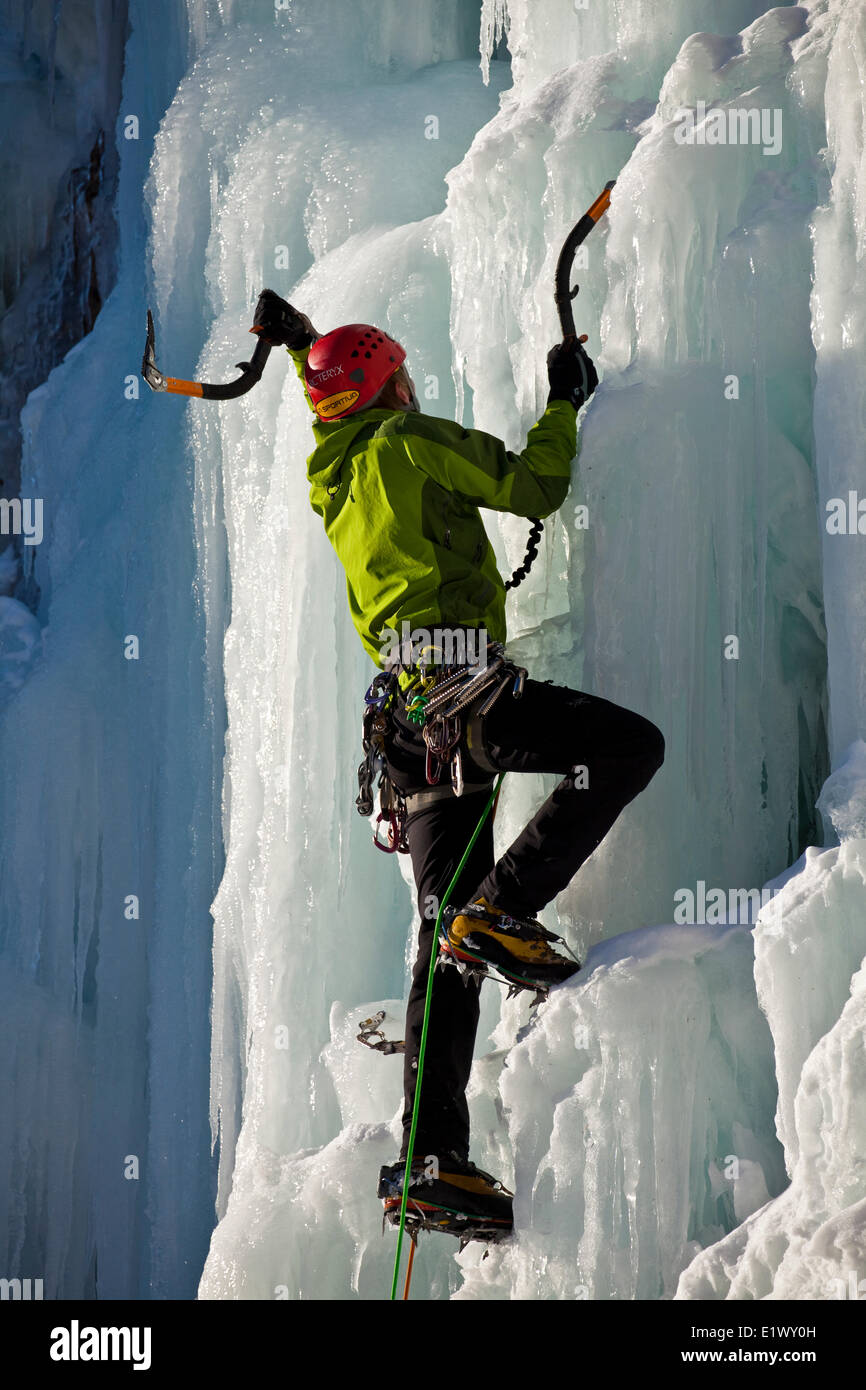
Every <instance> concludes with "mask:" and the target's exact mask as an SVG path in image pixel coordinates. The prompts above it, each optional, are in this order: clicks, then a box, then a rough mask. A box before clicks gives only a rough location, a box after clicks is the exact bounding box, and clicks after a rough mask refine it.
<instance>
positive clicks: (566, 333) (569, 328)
mask: <svg viewBox="0 0 866 1390" xmlns="http://www.w3.org/2000/svg"><path fill="white" fill-rule="evenodd" d="M615 184H616V179H611V180H610V181H609V182H608V183H606V184H605V186H604V190H603V192H601V193H600V194H599V195H598V197H597V198H596V200H595V202H594V203H593V204H592V206H591V207H589V208H587V210H586V212H585V213H584V214H583V217H581V219H580V221H579V222H578V223H576V225H575V226H574V227H572V229H571V231H570V232H569V234H568V236H567V237H566V238H565V242H564V243H563V247H562V250H561V251H560V253H559V260H558V261H557V263H556V284H555V289H554V299H555V300H556V309H557V313H558V314H559V322H560V326H561V328H562V336H563V339H565V338H569V337H571V338H576V337H577V330H576V329H575V326H574V314H573V312H572V308H571V303H572V300H573V299H574V298H575V296H576V295H577V292H578V289H579V288H580V286H579V285H575V287H574V289H572V288H571V267H572V265H573V264H574V257H575V254H576V252H577V248H578V246H580V244H581V242H583V241H585V240H586V238H587V237H588V236H589V234H590V232H591V231H592V229H593V227H594V226H595V224H596V222H598V220H599V218H600V217H601V216H602V214H603V213H605V212H606V211H607V209H608V207H609V206H610V193H611V189H612V188H613V187H614V185H615Z"/></svg>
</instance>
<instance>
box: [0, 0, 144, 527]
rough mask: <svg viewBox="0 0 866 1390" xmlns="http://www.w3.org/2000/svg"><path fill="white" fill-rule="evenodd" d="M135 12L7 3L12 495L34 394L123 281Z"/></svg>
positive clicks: (7, 483) (3, 94) (0, 475)
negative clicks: (124, 147) (120, 223)
mask: <svg viewBox="0 0 866 1390" xmlns="http://www.w3.org/2000/svg"><path fill="white" fill-rule="evenodd" d="M127 20H128V3H127V0H66V2H65V3H64V4H63V5H62V6H60V5H55V4H52V3H51V0H34V3H33V4H32V5H28V6H16V5H14V4H9V3H4V4H3V5H2V9H0V125H2V128H3V132H4V153H3V154H2V156H0V182H2V187H3V191H4V196H3V201H2V207H0V480H2V481H0V497H13V496H15V495H16V494H17V492H18V490H19V471H20V435H19V415H20V413H21V407H22V406H23V404H24V401H25V399H26V397H27V395H28V393H29V392H30V391H32V390H33V388H34V387H35V386H38V385H39V384H40V382H42V381H44V380H45V378H46V377H47V375H48V373H49V372H50V371H51V369H52V368H53V367H55V366H56V365H57V363H58V362H60V361H61V359H62V358H63V357H64V356H65V354H66V353H67V352H68V351H69V349H70V348H71V347H73V346H74V345H75V344H76V343H77V342H78V341H79V340H80V339H81V338H83V337H84V336H85V334H86V333H89V332H90V330H91V328H92V327H93V324H94V321H95V319H96V316H97V314H98V313H99V310H100V308H101V307H102V304H103V302H104V300H105V298H106V296H107V294H108V292H109V290H110V289H111V287H112V285H113V284H114V280H115V276H116V249H117V235H116V225H115V219H114V208H113V205H114V195H115V192H116V186H117V154H116V148H115V140H114V123H115V120H116V118H117V110H118V105H119V101H120V90H121V75H122V71H123V49H124V44H125V41H126V34H127ZM9 544H10V537H8V536H5V535H0V550H2V549H5V548H6V547H7V546H8V545H9Z"/></svg>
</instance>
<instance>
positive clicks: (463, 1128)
mask: <svg viewBox="0 0 866 1390" xmlns="http://www.w3.org/2000/svg"><path fill="white" fill-rule="evenodd" d="M484 742H485V746H486V755H487V758H488V759H489V761H490V762H491V763H492V764H493V766H494V767H495V768H496V769H497V770H502V771H505V772H558V773H562V774H564V776H563V778H562V781H560V782H559V784H558V785H557V786H556V787H555V788H554V790H553V792H552V793H551V795H550V796H549V797H548V798H547V800H546V801H545V802H544V804H543V806H541V808H540V809H539V810H538V811H537V812H536V814H535V815H534V816H533V818H532V820H531V821H530V822H529V824H528V825H527V826H526V828H525V830H523V831H522V832H521V834H520V835H519V836H518V837H517V839H516V840H515V841H514V843H513V844H512V845H511V846H510V848H509V849H508V850H506V852H505V853H504V854H503V855H502V857H501V858H500V859H499V861H498V862H496V863H494V854H493V826H492V823H491V821H490V818H489V817H488V820H487V822H486V823H485V825H484V828H483V830H482V831H481V834H480V835H479V837H478V840H477V841H476V843H475V845H474V847H473V850H472V853H471V855H470V856H469V859H468V860H467V863H466V865H465V867H464V869H463V872H462V873H461V875H460V878H459V880H458V881H457V884H456V885H455V888H454V890H453V892H452V894H451V899H450V902H451V904H452V905H454V906H457V907H462V906H463V905H464V904H465V903H467V902H470V901H471V900H472V899H473V898H477V897H481V896H484V897H486V898H487V899H488V900H489V901H492V902H494V903H495V904H496V906H497V907H500V908H502V909H503V910H504V911H506V912H510V913H512V914H513V915H514V916H518V917H531V916H534V915H535V914H536V913H538V912H539V911H540V910H541V908H542V907H544V906H545V904H546V903H549V902H550V901H551V900H552V899H553V898H554V897H556V895H557V893H559V892H560V891H561V890H562V889H563V888H565V887H566V885H567V884H568V883H569V882H570V881H571V879H572V878H573V876H574V875H575V874H576V873H577V870H578V869H579V868H580V866H581V864H583V862H584V860H585V859H588V857H589V856H590V855H591V854H592V852H593V850H594V849H595V848H596V847H597V846H598V845H599V844H600V843H601V841H602V840H603V839H604V837H605V835H606V834H607V832H608V830H610V828H611V826H612V825H613V823H614V821H615V820H616V818H617V816H618V815H619V813H620V811H621V810H622V809H623V807H624V806H627V805H628V803H629V802H630V801H631V800H632V799H633V798H634V797H635V796H637V794H638V792H640V791H642V790H643V788H644V787H645V786H646V785H647V783H648V782H649V781H650V779H651V778H652V776H653V774H654V773H655V772H656V771H657V770H658V768H659V767H661V764H662V762H663V760H664V739H663V738H662V735H661V734H660V732H659V730H658V729H657V728H656V727H655V725H654V724H651V723H650V722H649V720H647V719H644V718H642V716H641V715H639V714H632V713H630V712H629V711H628V710H625V709H621V708H620V707H619V706H618V705H613V704H611V703H610V701H609V700H601V699H599V698H598V697H597V696H595V695H584V694H582V693H580V692H579V691H576V690H569V689H566V688H563V687H561V686H554V685H551V684H549V683H544V684H542V683H540V682H538V681H531V680H528V681H527V682H526V685H525V688H524V692H523V696H522V698H521V699H519V700H515V699H513V698H512V697H511V696H510V695H509V694H508V693H506V694H504V695H502V696H501V697H500V698H499V699H498V700H497V702H496V704H495V705H494V706H493V709H492V710H491V711H490V713H489V715H488V716H487V718H486V720H485V728H484ZM387 757H388V766H389V772H390V775H391V778H392V780H393V781H394V783H395V785H396V786H398V787H400V788H401V789H402V790H404V791H419V790H421V789H423V788H425V787H426V785H427V783H426V778H425V770H424V760H425V747H424V742H423V739H422V737H421V733H420V730H419V729H418V728H417V726H415V725H413V724H410V723H409V722H408V721H407V720H406V719H405V718H404V717H403V715H402V707H398V709H397V711H396V712H395V717H394V726H393V730H392V735H391V737H390V739H389V740H388V744H387ZM472 775H473V776H474V777H475V778H477V780H478V782H482V781H483V780H485V778H486V780H487V781H488V782H489V781H490V778H491V776H492V775H493V774H491V773H489V772H488V773H485V772H483V771H481V770H477V771H474V772H473V774H472ZM484 806H485V797H484V795H483V794H482V793H480V792H479V791H478V790H477V789H476V790H473V789H472V787H471V785H467V790H466V792H465V793H464V795H463V796H462V797H459V798H458V797H453V798H451V797H449V798H446V799H444V800H439V801H434V802H432V803H431V804H430V805H428V806H425V807H424V808H423V809H421V810H418V811H416V812H415V813H414V814H412V815H410V816H409V818H408V820H407V824H406V833H407V839H408V841H409V849H410V853H411V856H412V868H413V871H414V874H415V883H416V887H417V890H418V905H419V909H420V912H421V929H420V933H419V940H418V956H417V959H416V962H415V968H414V972H413V977H412V988H411V990H410V993H409V1003H408V1006H407V1010H406V1033H405V1037H406V1060H405V1070H404V1091H405V1109H404V1114H403V1133H404V1138H403V1155H402V1156H405V1153H406V1148H407V1146H408V1139H409V1127H410V1124H411V1120H412V1108H413V1104H414V1099H415V1076H416V1067H417V1057H418V1048H419V1045H420V1040H421V1026H422V1021H423V1017H424V1001H425V996H426V991H427V974H428V971H429V968H430V952H431V949H432V947H433V931H434V927H435V921H436V913H437V910H438V907H439V901H440V899H441V896H442V895H443V894H444V892H445V890H446V888H447V887H448V884H449V883H450V881H451V878H452V875H453V874H454V871H455V869H456V868H457V865H458V864H459V862H460V859H461V857H462V855H463V852H464V850H465V849H466V845H467V844H468V842H469V839H470V837H471V835H472V832H473V830H474V829H475V827H476V825H477V823H478V819H479V817H480V815H481V813H482V811H483V809H484ZM478 990H479V984H478V983H475V982H474V981H471V980H470V981H469V983H465V977H464V976H462V975H461V974H460V973H459V972H458V971H457V970H455V969H452V968H448V969H446V970H437V971H436V973H435V976H434V985H433V996H432V1002H431V1012H430V1023H429V1026H428V1033H427V1049H426V1055H425V1060H424V1077H423V1082H422V1087H421V1105H420V1108H419V1117H418V1131H417V1134H416V1139H415V1153H416V1154H419V1155H425V1154H439V1155H441V1154H448V1153H450V1152H452V1151H453V1152H455V1153H456V1154H458V1155H459V1156H460V1157H466V1156H467V1155H468V1152H469V1111H468V1107H467V1104H466V1096H465V1091H466V1085H467V1082H468V1080H469V1071H470V1068H471V1066H472V1053H473V1050H474V1046H475V1033H476V1030H477V1027H478V1013H479V1008H478Z"/></svg>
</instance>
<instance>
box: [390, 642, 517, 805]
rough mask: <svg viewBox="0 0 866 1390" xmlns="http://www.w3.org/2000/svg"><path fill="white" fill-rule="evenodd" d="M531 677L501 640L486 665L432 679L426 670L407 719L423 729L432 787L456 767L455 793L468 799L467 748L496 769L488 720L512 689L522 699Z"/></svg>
mask: <svg viewBox="0 0 866 1390" xmlns="http://www.w3.org/2000/svg"><path fill="white" fill-rule="evenodd" d="M526 674H527V673H526V670H525V669H524V667H522V666H515V664H514V662H513V661H511V660H510V659H509V658H508V657H507V656H506V654H505V649H504V647H502V645H501V644H500V643H498V642H490V643H488V646H487V661H486V664H485V665H484V666H480V667H479V666H461V667H457V668H456V669H454V668H451V667H441V668H438V669H437V671H436V673H435V674H434V675H430V676H428V675H427V669H426V667H424V666H423V665H422V666H421V669H420V677H419V682H418V689H417V690H416V691H415V693H414V694H412V695H411V696H410V698H409V699H408V700H407V702H406V718H407V719H408V720H410V721H411V723H413V724H417V725H419V726H420V727H421V732H422V737H423V739H424V743H425V744H426V747H427V758H426V769H425V772H426V778H427V783H428V785H429V786H437V785H438V784H439V782H440V779H441V777H442V774H443V772H444V771H445V769H446V768H450V776H451V790H452V791H453V793H454V795H455V796H462V795H463V793H464V791H465V789H466V782H465V777H464V761H463V759H464V744H465V745H466V751H467V752H468V753H469V756H470V758H471V759H472V760H473V761H474V762H475V763H476V765H478V766H480V767H481V768H482V770H484V771H487V772H495V771H496V769H495V768H494V767H493V765H492V763H490V761H489V760H488V758H487V756H486V754H485V752H484V746H483V736H482V721H483V720H484V718H485V717H486V716H487V715H488V714H489V713H490V710H491V709H492V708H493V706H494V705H495V704H496V701H497V700H498V699H499V697H500V695H502V694H503V692H504V691H505V690H507V689H508V687H509V686H511V693H512V695H513V697H514V699H516V700H519V699H520V697H521V695H522V694H523V687H524V685H525V683H526ZM464 735H465V738H464Z"/></svg>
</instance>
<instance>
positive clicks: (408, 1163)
mask: <svg viewBox="0 0 866 1390" xmlns="http://www.w3.org/2000/svg"><path fill="white" fill-rule="evenodd" d="M504 776H505V773H504V772H500V774H499V776H498V777H497V779H496V783H495V785H494V787H493V791H492V792H491V793H490V798H489V800H488V802H487V805H486V806H485V807H484V810H483V811H482V812H481V819H480V820H479V822H478V824H477V825H476V827H475V829H474V830H473V832H472V838H471V839H470V841H469V844H468V845H467V846H466V848H465V850H464V851H463V858H462V859H461V860H460V863H459V864H458V865H457V868H456V869H455V871H454V877H453V878H452V880H451V882H450V883H449V885H448V887H447V889H446V890H445V896H444V898H443V899H442V902H441V903H440V904H439V912H438V914H437V917H436V926H435V927H434V929H433V947H432V950H431V952H430V969H429V970H428V972H427V994H426V997H425V1000H424V1021H423V1023H422V1025H421V1043H420V1046H419V1048H418V1076H417V1079H416V1081H415V1104H414V1105H413V1106H412V1124H411V1126H410V1129H409V1147H408V1150H407V1152H406V1171H405V1173H404V1174H403V1197H402V1200H401V1202H400V1227H399V1230H398V1232H397V1251H396V1254H395V1256H394V1277H393V1279H392V1281H391V1300H392V1301H395V1300H396V1298H397V1280H398V1277H399V1274H400V1253H401V1251H402V1248H403V1232H404V1230H405V1227H406V1206H407V1204H408V1201H409V1183H410V1181H411V1177H412V1157H413V1155H414V1152H415V1131H416V1129H417V1128H418V1105H419V1101H420V1098H421V1082H422V1079H423V1076H424V1053H425V1051H426V1049H427V1025H428V1023H429V1021H430V1001H431V999H432V998H433V973H434V971H435V969H436V959H437V957H438V954H439V931H440V928H441V925H442V914H443V912H444V911H445V909H446V907H447V906H448V900H449V898H450V897H451V894H452V893H453V892H454V885H455V883H456V882H457V880H458V878H459V877H460V875H461V873H462V872H463V866H464V864H465V863H466V860H467V859H468V858H469V855H470V852H471V850H472V846H473V845H474V844H475V841H476V840H477V839H478V836H479V835H480V834H481V828H482V826H483V825H484V822H485V821H486V819H487V817H488V815H489V814H490V808H491V807H492V806H493V805H494V804H495V802H496V798H497V797H498V795H499V788H500V787H501V786H502V779H503V777H504Z"/></svg>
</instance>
